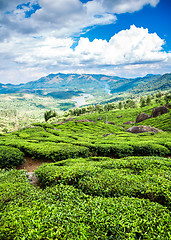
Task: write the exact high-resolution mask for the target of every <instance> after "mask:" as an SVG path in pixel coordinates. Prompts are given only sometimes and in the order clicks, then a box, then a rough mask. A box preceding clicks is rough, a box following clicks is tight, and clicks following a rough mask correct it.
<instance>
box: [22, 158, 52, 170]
mask: <svg viewBox="0 0 171 240" xmlns="http://www.w3.org/2000/svg"><path fill="white" fill-rule="evenodd" d="M25 160H26V161H25V163H23V164H22V165H20V166H19V167H17V169H18V170H21V169H24V170H26V171H27V172H34V170H36V169H37V168H38V167H39V166H40V165H41V164H42V163H51V161H42V160H40V159H32V158H30V157H25Z"/></svg>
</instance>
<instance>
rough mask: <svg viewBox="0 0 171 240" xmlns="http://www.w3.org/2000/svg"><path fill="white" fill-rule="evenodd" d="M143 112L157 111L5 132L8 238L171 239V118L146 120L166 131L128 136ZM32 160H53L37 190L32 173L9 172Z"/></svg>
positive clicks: (2, 233)
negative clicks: (170, 123) (131, 127)
mask: <svg viewBox="0 0 171 240" xmlns="http://www.w3.org/2000/svg"><path fill="white" fill-rule="evenodd" d="M140 112H146V113H148V114H151V112H152V109H151V108H150V107H145V108H143V109H139V108H135V109H126V110H121V111H119V110H118V111H116V110H112V111H109V112H107V115H106V113H105V112H103V113H100V114H98V113H93V114H90V115H84V116H80V117H79V118H76V119H70V120H69V121H68V120H67V121H66V119H61V120H59V122H56V123H35V124H33V125H32V126H31V127H28V128H24V129H21V130H18V131H15V132H12V133H9V134H1V136H0V168H4V169H3V170H0V239H2V240H45V239H47V240H48V239H49V240H54V239H57V240H58V239H60V240H66V239H68V240H73V239H76V240H95V239H103V240H109V239H125V240H126V239H129V240H134V239H135V240H136V239H139V240H141V239H150V240H151V239H154V240H155V239H163V240H169V239H171V216H170V210H171V204H170V203H171V193H170V190H171V159H170V158H164V157H168V156H170V155H171V133H170V132H169V131H170V130H169V117H170V113H167V114H164V115H162V116H159V117H157V118H155V119H152V118H151V119H149V120H146V121H149V122H147V123H149V125H150V124H151V125H152V126H154V127H158V128H160V129H163V130H164V132H158V133H156V134H154V133H151V132H148V133H141V134H132V133H128V132H126V131H125V130H126V129H127V128H129V127H130V126H132V125H133V124H129V125H126V124H124V122H126V121H135V119H136V116H137V115H138V114H139V113H140ZM119 115H120V116H121V117H120V116H119ZM118 116H119V117H118ZM106 120H107V123H106V122H105V121H106ZM146 121H144V122H146ZM114 123H115V125H114ZM146 125H147V124H146ZM24 155H25V156H30V157H32V158H38V159H40V160H42V162H43V161H44V160H50V161H52V163H48V164H45V163H44V164H42V165H41V166H40V167H39V168H38V169H37V170H36V171H35V174H36V176H37V178H38V180H39V185H38V186H36V187H35V186H33V185H31V184H30V182H29V180H28V178H27V176H26V172H25V171H23V170H20V171H17V170H15V169H12V170H7V169H9V168H13V167H14V166H18V165H19V164H21V163H22V162H23V160H24V159H23V156H24ZM123 157H124V158H123Z"/></svg>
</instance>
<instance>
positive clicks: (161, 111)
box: [152, 106, 169, 117]
mask: <svg viewBox="0 0 171 240" xmlns="http://www.w3.org/2000/svg"><path fill="white" fill-rule="evenodd" d="M168 112H169V110H168V109H167V107H164V106H161V107H157V108H154V109H153V111H152V117H158V116H160V115H162V114H164V113H168Z"/></svg>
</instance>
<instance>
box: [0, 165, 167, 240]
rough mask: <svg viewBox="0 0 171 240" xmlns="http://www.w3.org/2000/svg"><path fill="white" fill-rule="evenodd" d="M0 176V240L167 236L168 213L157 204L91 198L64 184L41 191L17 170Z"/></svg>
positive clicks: (139, 200)
mask: <svg viewBox="0 0 171 240" xmlns="http://www.w3.org/2000/svg"><path fill="white" fill-rule="evenodd" d="M0 175H1V178H0V181H1V183H2V184H1V185H0V187H2V188H1V189H2V192H1V195H0V196H1V197H0V198H1V199H2V200H3V201H2V205H0V207H1V213H0V239H2V240H12V239H14V240H24V239H27V240H33V239H35V240H37V239H40V240H44V239H49V240H54V239H61V240H62V239H63V240H65V239H76V240H80V239H85V240H93V239H104V240H108V239H125V240H126V239H169V238H170V232H171V225H170V222H171V217H170V213H169V211H168V209H167V208H166V207H163V206H161V205H160V204H158V203H155V202H150V201H149V200H145V199H137V198H134V197H123V196H122V197H118V198H116V197H115V198H110V197H109V198H104V197H91V196H88V195H85V194H84V193H83V192H82V191H81V190H79V189H75V188H74V187H72V186H67V185H63V184H60V185H58V186H54V187H50V188H46V189H45V190H41V189H39V188H34V187H33V186H31V185H29V183H28V180H27V179H26V177H25V176H24V173H23V172H21V171H20V172H17V171H15V170H12V171H10V172H1V173H0ZM5 182H6V185H4V183H5ZM16 183H17V184H16ZM6 189H8V194H6V192H5V190H6ZM9 196H11V198H10V197H9Z"/></svg>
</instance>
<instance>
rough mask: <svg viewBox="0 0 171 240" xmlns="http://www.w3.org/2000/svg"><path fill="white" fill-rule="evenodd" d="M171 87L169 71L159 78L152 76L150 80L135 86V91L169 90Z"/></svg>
mask: <svg viewBox="0 0 171 240" xmlns="http://www.w3.org/2000/svg"><path fill="white" fill-rule="evenodd" d="M169 89H171V74H170V73H167V74H164V75H162V76H158V77H157V78H155V77H152V78H151V79H150V80H149V81H148V82H143V83H142V84H140V85H138V86H137V87H135V88H133V92H134V93H139V92H144V91H145V92H148V91H157V90H169Z"/></svg>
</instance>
